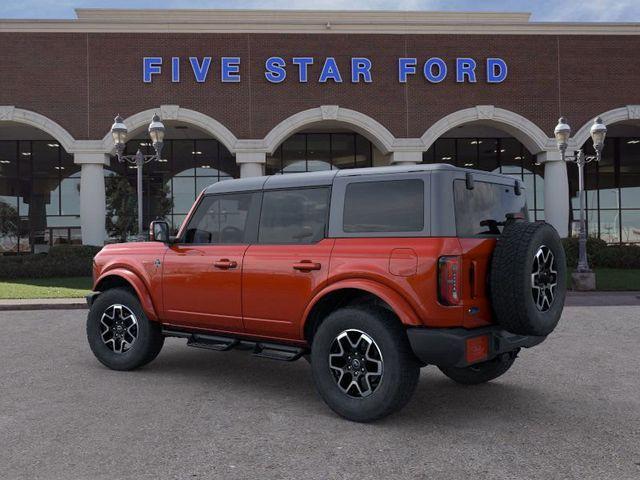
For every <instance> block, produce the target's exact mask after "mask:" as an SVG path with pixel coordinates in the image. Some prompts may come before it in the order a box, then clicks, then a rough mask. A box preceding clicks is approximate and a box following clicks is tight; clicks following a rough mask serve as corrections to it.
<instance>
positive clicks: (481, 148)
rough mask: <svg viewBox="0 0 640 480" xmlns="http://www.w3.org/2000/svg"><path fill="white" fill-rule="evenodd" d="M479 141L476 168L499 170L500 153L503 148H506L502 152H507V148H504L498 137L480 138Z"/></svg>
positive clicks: (489, 170)
mask: <svg viewBox="0 0 640 480" xmlns="http://www.w3.org/2000/svg"><path fill="white" fill-rule="evenodd" d="M477 142H478V165H477V166H476V167H474V168H479V169H480V170H486V171H487V172H494V171H496V170H498V155H499V154H500V153H501V150H504V152H502V153H507V152H506V148H502V147H501V146H500V145H499V141H498V139H496V138H482V139H480V138H479V139H477ZM480 142H481V143H480Z"/></svg>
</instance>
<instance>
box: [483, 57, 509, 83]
mask: <svg viewBox="0 0 640 480" xmlns="http://www.w3.org/2000/svg"><path fill="white" fill-rule="evenodd" d="M507 70H508V69H507V62H505V61H504V60H503V59H501V58H487V83H502V82H504V81H505V79H506V78H507Z"/></svg>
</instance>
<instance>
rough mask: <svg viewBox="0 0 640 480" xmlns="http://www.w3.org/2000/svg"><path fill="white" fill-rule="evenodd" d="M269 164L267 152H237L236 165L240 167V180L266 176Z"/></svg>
mask: <svg viewBox="0 0 640 480" xmlns="http://www.w3.org/2000/svg"><path fill="white" fill-rule="evenodd" d="M266 162H267V154H266V153H265V152H237V153H236V163H237V164H238V165H240V178H247V177H260V176H262V175H264V164H265V163H266Z"/></svg>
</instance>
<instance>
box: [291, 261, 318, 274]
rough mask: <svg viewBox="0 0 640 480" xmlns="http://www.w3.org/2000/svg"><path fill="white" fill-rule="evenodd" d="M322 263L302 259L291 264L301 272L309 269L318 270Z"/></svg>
mask: <svg viewBox="0 0 640 480" xmlns="http://www.w3.org/2000/svg"><path fill="white" fill-rule="evenodd" d="M321 267H322V265H320V264H319V263H316V262H312V261H311V260H302V261H300V262H297V263H294V264H293V269H294V270H300V271H301V272H310V271H311V270H320V268H321Z"/></svg>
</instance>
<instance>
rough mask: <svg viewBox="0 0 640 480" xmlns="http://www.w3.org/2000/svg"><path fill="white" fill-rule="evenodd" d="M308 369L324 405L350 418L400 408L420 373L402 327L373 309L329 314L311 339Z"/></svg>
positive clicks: (381, 414)
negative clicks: (309, 368)
mask: <svg viewBox="0 0 640 480" xmlns="http://www.w3.org/2000/svg"><path fill="white" fill-rule="evenodd" d="M311 369H312V371H313V379H314V381H315V385H316V388H317V390H318V392H319V393H320V396H321V397H322V398H323V400H324V401H325V402H326V403H327V405H329V407H330V408H331V409H332V410H333V411H335V412H336V413H337V414H339V415H341V416H343V417H345V418H347V419H349V420H353V421H356V422H370V421H373V420H377V419H380V418H382V417H385V416H387V415H389V414H391V413H393V412H395V411H397V410H400V409H401V408H402V407H403V406H404V405H405V404H406V403H407V402H408V401H409V399H410V398H411V395H412V394H413V392H414V390H415V388H416V385H417V383H418V377H419V374H420V366H419V364H418V361H417V360H416V358H415V357H414V355H413V352H412V351H411V347H410V345H409V341H408V339H407V336H406V333H405V331H404V328H403V327H402V325H400V323H399V322H398V320H397V319H396V318H395V317H394V316H393V314H392V313H390V312H388V311H387V310H384V309H380V308H373V307H346V308H341V309H340V310H336V311H335V312H333V313H332V314H331V315H329V316H328V317H327V318H326V320H324V321H323V322H322V323H321V324H320V327H319V329H318V331H317V333H316V335H315V337H314V339H313V344H312V348H311Z"/></svg>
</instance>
